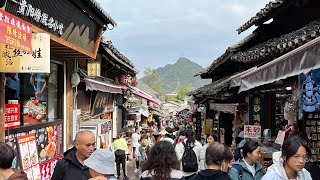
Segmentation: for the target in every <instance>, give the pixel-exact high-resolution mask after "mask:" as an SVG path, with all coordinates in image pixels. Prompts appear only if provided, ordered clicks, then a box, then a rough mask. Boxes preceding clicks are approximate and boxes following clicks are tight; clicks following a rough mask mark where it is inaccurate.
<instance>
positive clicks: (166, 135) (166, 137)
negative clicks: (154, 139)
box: [160, 130, 174, 144]
mask: <svg viewBox="0 0 320 180" xmlns="http://www.w3.org/2000/svg"><path fill="white" fill-rule="evenodd" d="M160 134H161V135H162V134H164V136H163V137H162V138H161V139H160V141H168V142H170V143H171V144H174V140H173V139H172V136H173V135H172V134H170V133H169V132H168V131H166V130H162V131H161V132H160Z"/></svg>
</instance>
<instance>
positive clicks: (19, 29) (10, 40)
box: [0, 9, 32, 53]
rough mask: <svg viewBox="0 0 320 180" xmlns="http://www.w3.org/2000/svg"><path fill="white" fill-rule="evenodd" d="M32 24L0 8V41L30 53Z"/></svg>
mask: <svg viewBox="0 0 320 180" xmlns="http://www.w3.org/2000/svg"><path fill="white" fill-rule="evenodd" d="M31 37H32V24H30V23H28V22H26V21H24V20H22V19H19V18H17V17H16V16H14V15H12V14H10V13H7V12H6V11H4V10H2V9H0V42H2V43H4V44H6V45H9V46H11V47H14V48H17V49H18V50H21V51H25V52H28V53H31V49H32V48H31Z"/></svg>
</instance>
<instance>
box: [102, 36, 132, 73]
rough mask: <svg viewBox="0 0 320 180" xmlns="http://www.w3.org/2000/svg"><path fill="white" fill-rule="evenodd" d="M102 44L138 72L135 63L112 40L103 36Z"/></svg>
mask: <svg viewBox="0 0 320 180" xmlns="http://www.w3.org/2000/svg"><path fill="white" fill-rule="evenodd" d="M101 44H102V46H103V47H104V48H105V49H106V50H107V49H108V50H110V51H111V52H112V53H113V54H114V55H115V56H117V57H118V58H119V59H120V60H121V62H122V63H123V64H125V65H127V66H129V67H130V68H131V69H132V70H133V71H135V72H136V73H137V72H138V70H136V69H135V66H134V64H133V63H132V62H131V61H130V60H129V59H128V58H127V57H125V56H124V55H123V54H121V53H120V52H119V51H118V49H117V48H115V47H114V46H113V44H112V42H111V41H110V40H106V39H105V38H104V37H102V38H101Z"/></svg>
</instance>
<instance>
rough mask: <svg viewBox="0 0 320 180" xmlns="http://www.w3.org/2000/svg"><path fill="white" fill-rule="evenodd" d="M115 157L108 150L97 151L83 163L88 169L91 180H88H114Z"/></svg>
mask: <svg viewBox="0 0 320 180" xmlns="http://www.w3.org/2000/svg"><path fill="white" fill-rule="evenodd" d="M114 162H115V156H114V153H112V152H111V151H110V150H106V149H97V150H95V151H94V152H93V153H92V154H91V156H90V157H89V158H88V159H86V160H85V161H84V164H85V165H86V166H87V167H88V168H89V173H90V175H91V177H92V178H91V179H89V180H115V179H117V178H116V177H115V176H114V174H115V169H114Z"/></svg>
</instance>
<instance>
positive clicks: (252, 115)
mask: <svg viewBox="0 0 320 180" xmlns="http://www.w3.org/2000/svg"><path fill="white" fill-rule="evenodd" d="M264 106H265V105H264V95H263V94H250V99H249V124H250V125H263V124H264V111H265V109H264Z"/></svg>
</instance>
